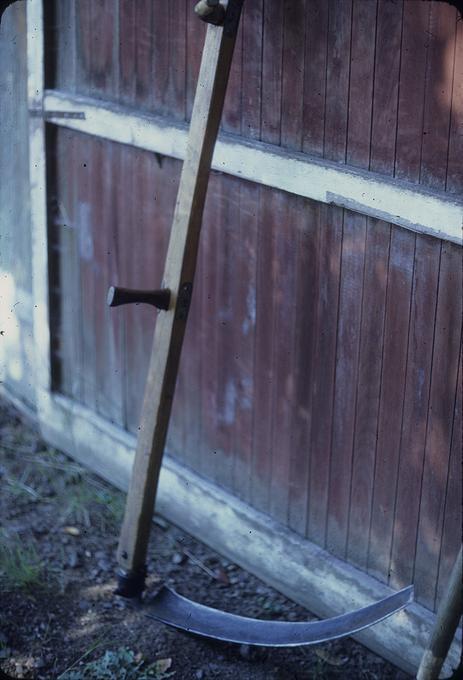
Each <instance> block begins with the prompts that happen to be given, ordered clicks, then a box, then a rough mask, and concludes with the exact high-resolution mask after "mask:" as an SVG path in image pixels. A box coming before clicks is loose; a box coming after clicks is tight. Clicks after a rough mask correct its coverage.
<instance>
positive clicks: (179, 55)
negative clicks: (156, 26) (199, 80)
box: [164, 0, 189, 121]
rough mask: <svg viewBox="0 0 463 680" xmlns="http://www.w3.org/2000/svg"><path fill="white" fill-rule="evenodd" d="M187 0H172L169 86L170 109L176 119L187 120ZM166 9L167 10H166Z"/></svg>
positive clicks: (168, 99) (168, 102) (170, 7)
mask: <svg viewBox="0 0 463 680" xmlns="http://www.w3.org/2000/svg"><path fill="white" fill-rule="evenodd" d="M188 9H189V5H188V6H187V5H185V0H172V1H171V2H169V3H168V10H169V88H168V93H167V104H168V110H169V113H170V115H171V116H173V117H174V118H175V119H176V120H180V121H183V120H185V115H186V88H185V84H186V59H187V51H186V48H187V44H186V29H187V10H188ZM164 11H165V10H164Z"/></svg>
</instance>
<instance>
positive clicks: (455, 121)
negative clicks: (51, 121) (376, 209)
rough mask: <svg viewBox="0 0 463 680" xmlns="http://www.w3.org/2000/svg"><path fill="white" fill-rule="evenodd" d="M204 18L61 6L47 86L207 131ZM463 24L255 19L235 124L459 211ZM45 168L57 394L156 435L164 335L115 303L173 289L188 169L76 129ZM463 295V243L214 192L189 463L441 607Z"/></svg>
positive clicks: (280, 8) (245, 47) (191, 390)
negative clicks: (129, 291)
mask: <svg viewBox="0 0 463 680" xmlns="http://www.w3.org/2000/svg"><path fill="white" fill-rule="evenodd" d="M191 5H192V3H190V2H186V3H185V2H183V0H179V1H178V2H169V3H157V2H142V1H141V0H139V1H137V2H136V3H134V2H130V1H127V2H124V1H123V0H120V2H119V4H118V3H117V2H113V0H111V2H109V0H108V1H107V2H105V1H103V0H101V1H96V0H94V1H93V2H87V1H86V0H80V2H78V3H75V2H68V1H67V0H60V2H58V3H57V7H56V13H55V16H54V18H53V21H54V25H56V27H57V28H58V29H59V30H58V32H57V36H58V37H57V38H56V40H55V42H54V43H50V44H51V46H52V48H53V49H51V50H50V54H49V59H50V60H51V61H53V59H56V63H57V64H59V68H58V69H56V70H55V71H53V70H51V71H50V73H49V82H48V87H52V86H56V87H58V88H60V89H63V90H71V91H75V92H78V93H83V94H91V95H92V96H101V97H102V98H104V99H105V100H108V99H110V100H115V101H119V102H123V103H125V104H130V105H133V106H134V107H136V108H137V109H146V110H150V111H156V112H160V113H162V114H164V115H166V116H169V117H171V118H173V119H177V120H184V119H188V116H189V113H190V111H191V105H192V97H193V93H194V86H195V79H196V73H197V68H198V63H199V55H200V50H201V39H200V37H199V36H202V33H203V27H202V26H201V25H200V24H199V23H198V22H197V20H195V19H194V17H193V16H192V13H191ZM187 10H188V11H187ZM462 25H463V24H462V23H461V22H459V23H458V24H457V22H456V11H455V10H454V9H452V8H450V7H447V6H445V5H443V4H438V3H435V2H430V3H418V2H409V1H407V2H405V3H404V4H403V3H402V2H389V1H387V0H380V1H379V2H378V3H376V2H375V1H374V0H372V1H371V2H363V1H362V0H360V1H359V2H357V1H356V0H355V1H354V2H353V3H352V2H350V0H337V1H336V0H333V1H330V2H325V0H320V1H319V2H318V1H317V2H302V1H301V2H291V3H287V5H286V4H285V3H281V2H277V0H266V2H264V3H262V2H257V1H256V2H249V3H247V5H246V9H245V15H244V22H243V24H242V31H241V34H240V38H239V41H238V50H237V54H236V58H235V63H234V67H233V73H232V84H231V88H230V92H229V96H228V102H227V107H226V113H225V116H224V121H223V127H224V129H226V130H227V131H231V132H235V133H238V134H240V135H243V136H245V137H249V138H252V139H262V140H264V141H267V142H270V143H274V144H276V145H283V146H285V147H287V148H290V149H295V150H302V151H304V152H306V153H309V154H315V155H318V156H323V157H325V158H327V159H330V160H336V161H339V162H340V163H348V164H350V165H353V166H355V167H361V168H365V169H370V170H372V171H375V172H379V173H383V174H384V175H387V176H396V177H398V178H401V179H407V180H409V181H411V182H415V183H422V184H424V185H425V186H427V187H429V188H431V189H433V190H436V191H449V192H452V193H459V192H460V193H461V191H462V188H463V177H462V167H461V161H459V154H460V156H461V150H460V151H459V150H458V146H457V145H458V143H459V144H460V145H461V139H462V137H461V128H460V127H459V126H461V124H462V123H461V116H462V101H461V86H459V85H458V82H461V81H459V80H458V77H457V76H458V73H460V72H461V69H462V57H463V53H462V52H461V38H460V43H457V42H456V37H457V33H458V32H459V33H461V29H462ZM102 26H104V27H105V30H104V31H103V30H101V27H102ZM118 46H119V47H118ZM459 130H460V132H459ZM48 162H49V186H50V192H51V193H50V206H51V210H50V214H51V216H52V219H51V232H52V240H53V243H54V245H55V247H56V248H57V252H58V253H59V257H58V258H57V260H56V263H55V266H54V268H53V273H54V279H55V280H54V282H53V285H54V290H55V294H56V295H57V297H56V304H55V305H54V306H53V308H54V309H55V316H54V318H53V337H54V353H55V384H56V386H57V387H58V388H59V389H61V390H62V391H63V392H64V393H65V394H67V395H69V396H71V397H73V398H75V399H77V400H78V401H80V402H82V403H84V404H86V405H88V406H89V407H91V408H92V409H94V410H95V411H97V412H98V413H100V414H101V415H103V416H105V417H106V418H108V419H110V420H111V421H113V422H115V423H118V424H120V425H122V426H124V427H126V428H128V429H129V430H131V431H132V432H136V428H137V420H138V414H139V410H140V406H141V397H142V392H143V385H144V380H145V375H146V369H147V361H148V354H149V350H150V345H151V337H152V331H153V327H154V322H155V315H154V314H153V312H152V310H151V309H145V308H144V307H143V306H134V307H131V308H120V309H114V310H111V311H110V310H109V309H107V308H106V306H105V296H106V290H107V287H108V285H109V284H121V285H127V286H134V287H135V286H136V287H144V286H146V287H153V286H157V285H158V284H159V283H160V281H161V276H162V267H163V261H164V255H165V251H166V246H167V238H168V232H169V226H170V220H171V217H172V213H173V207H174V201H175V193H176V188H177V183H178V178H179V172H180V163H179V162H178V161H175V160H172V159H169V158H158V157H156V156H154V155H153V154H148V153H146V152H142V151H137V150H135V149H133V148H130V147H125V146H121V145H117V144H114V143H111V142H107V141H102V140H99V139H96V138H93V137H90V136H86V135H82V134H79V133H76V132H71V131H67V130H64V129H56V130H53V129H51V130H50V135H49V161H48ZM461 287H462V268H461V248H460V247H458V246H457V245H454V244H451V243H447V242H442V241H439V240H437V239H435V238H432V237H428V236H424V235H420V234H414V233H412V232H410V231H406V230H404V229H402V228H399V227H396V226H394V225H391V224H388V223H385V222H382V221H379V220H374V219H372V218H367V217H365V216H362V215H359V214H357V213H354V212H351V211H349V210H343V209H341V208H337V207H333V206H327V205H322V204H318V203H315V202H312V201H309V200H306V199H302V198H300V197H297V196H292V195H289V194H284V193H282V192H279V191H276V190H271V189H269V188H266V187H263V186H257V185H254V184H251V183H247V182H243V181H241V180H239V179H236V178H231V177H227V176H225V175H222V174H220V173H214V174H213V176H212V178H211V183H210V189H209V193H208V200H207V207H206V213H205V220H204V229H203V233H202V240H201V252H200V262H199V270H198V277H197V282H196V285H195V291H194V295H193V303H192V308H191V312H190V320H189V325H188V330H187V336H186V343H185V350H184V353H183V356H182V363H181V371H180V377H179V382H178V390H177V393H176V397H175V406H174V415H173V421H172V424H171V429H170V436H169V448H170V450H171V452H172V453H173V454H174V455H175V456H177V457H178V458H180V459H181V460H182V461H184V462H185V463H186V464H187V465H189V466H191V467H193V468H194V469H195V470H197V471H199V472H201V473H202V474H203V475H205V476H206V477H208V478H209V479H212V480H214V481H216V482H217V483H218V484H220V485H222V486H224V487H225V488H227V489H229V490H231V491H232V492H233V493H235V494H237V495H238V496H240V497H241V498H243V499H244V500H245V501H247V502H249V503H250V504H251V505H253V506H255V507H257V508H258V509H260V510H262V511H264V512H266V513H269V514H270V515H271V516H273V517H275V518H276V519H278V520H280V521H281V522H283V523H284V524H286V525H288V526H289V527H290V528H291V529H292V530H294V531H296V532H298V533H299V534H301V535H303V536H307V537H308V538H309V539H311V540H313V541H314V542H316V543H317V544H319V545H321V546H323V547H326V548H328V549H329V550H330V551H332V552H333V553H334V554H335V555H337V556H339V557H341V558H344V559H347V560H348V561H350V562H352V563H353V564H355V565H358V566H360V567H361V568H362V569H365V570H367V571H368V572H370V573H371V574H372V575H374V576H376V577H378V578H379V579H381V580H382V581H384V582H388V583H391V584H392V585H393V586H398V585H402V584H408V583H409V582H410V581H414V582H415V585H416V593H417V598H418V600H419V601H420V602H421V603H423V604H425V605H426V606H428V607H430V608H434V607H435V605H436V598H438V597H440V595H441V594H442V588H443V585H444V584H445V583H446V580H447V578H448V574H449V570H450V569H451V565H452V560H453V558H454V556H455V554H456V550H457V544H458V542H459V540H460V532H459V530H458V527H459V526H460V524H461V478H460V474H459V461H460V459H461V313H462V309H461V304H462V303H461V294H460V293H461ZM459 367H460V368H459ZM459 371H460V379H457V377H458V372H459Z"/></svg>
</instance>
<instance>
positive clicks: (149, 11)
mask: <svg viewBox="0 0 463 680" xmlns="http://www.w3.org/2000/svg"><path fill="white" fill-rule="evenodd" d="M159 4H160V3H159V2H150V0H137V1H136V3H135V27H136V28H135V36H136V52H135V63H136V67H135V68H136V88H135V102H136V104H137V105H138V106H140V107H141V108H144V109H147V108H148V109H150V108H152V107H153V100H154V98H155V95H154V92H155V91H156V90H155V88H154V83H153V68H154V65H153V49H154V40H153V35H154V26H153V11H154V9H155V7H158V6H159ZM163 8H164V11H165V6H163Z"/></svg>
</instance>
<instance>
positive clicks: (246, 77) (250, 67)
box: [241, 0, 264, 139]
mask: <svg viewBox="0 0 463 680" xmlns="http://www.w3.org/2000/svg"><path fill="white" fill-rule="evenodd" d="M263 12H264V9H263V0H254V2H248V3H244V8H243V20H242V24H241V26H242V31H243V77H242V93H241V105H242V113H241V134H242V135H243V136H244V137H251V138H252V139H259V137H260V106H261V96H262V40H263V35H262V34H263Z"/></svg>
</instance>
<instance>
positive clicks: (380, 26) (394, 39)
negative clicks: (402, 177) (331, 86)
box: [370, 0, 403, 175]
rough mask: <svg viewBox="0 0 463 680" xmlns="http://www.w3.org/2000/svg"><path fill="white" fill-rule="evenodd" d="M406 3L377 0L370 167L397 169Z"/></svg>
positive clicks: (373, 168)
mask: <svg viewBox="0 0 463 680" xmlns="http://www.w3.org/2000/svg"><path fill="white" fill-rule="evenodd" d="M402 12H403V2H402V0H400V2H391V0H378V17H377V28H376V56H375V84H374V88H373V118H372V130H371V149H370V169H371V170H373V171H375V172H381V173H383V174H385V175H391V174H393V171H394V156H395V137H396V129H397V102H398V92H399V68H400V46H401V40H402Z"/></svg>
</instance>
